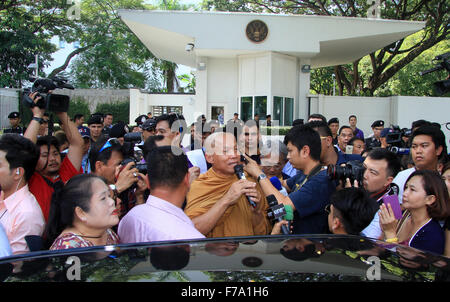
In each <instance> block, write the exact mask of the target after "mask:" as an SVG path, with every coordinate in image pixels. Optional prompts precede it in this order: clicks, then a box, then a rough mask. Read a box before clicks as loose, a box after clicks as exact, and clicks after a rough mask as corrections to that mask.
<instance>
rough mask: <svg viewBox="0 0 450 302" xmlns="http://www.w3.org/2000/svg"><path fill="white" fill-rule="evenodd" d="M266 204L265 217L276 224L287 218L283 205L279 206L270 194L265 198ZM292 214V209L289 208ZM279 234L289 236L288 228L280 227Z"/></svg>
mask: <svg viewBox="0 0 450 302" xmlns="http://www.w3.org/2000/svg"><path fill="white" fill-rule="evenodd" d="M266 199H267V203H268V204H269V209H267V216H268V217H269V218H270V219H271V220H274V221H276V222H280V221H282V220H283V217H286V216H288V215H287V212H286V208H285V206H284V205H283V204H279V203H278V200H277V199H276V197H275V196H274V195H273V194H271V195H269V196H266ZM291 213H292V208H291ZM281 232H282V233H283V234H284V235H289V227H287V226H286V225H284V224H283V225H282V226H281Z"/></svg>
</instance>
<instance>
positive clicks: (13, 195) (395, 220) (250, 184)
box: [0, 95, 450, 257]
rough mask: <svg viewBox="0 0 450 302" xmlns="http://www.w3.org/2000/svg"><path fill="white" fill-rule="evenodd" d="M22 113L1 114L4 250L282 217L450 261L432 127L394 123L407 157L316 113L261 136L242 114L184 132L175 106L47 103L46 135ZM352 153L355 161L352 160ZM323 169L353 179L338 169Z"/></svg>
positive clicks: (445, 190)
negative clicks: (284, 211) (114, 108)
mask: <svg viewBox="0 0 450 302" xmlns="http://www.w3.org/2000/svg"><path fill="white" fill-rule="evenodd" d="M31 97H32V98H33V100H34V101H37V100H38V98H39V97H37V96H36V95H31ZM31 111H32V113H33V118H32V120H31V122H30V123H29V124H28V125H27V128H24V127H21V126H20V116H19V114H18V113H17V112H15V113H12V114H10V120H11V129H7V130H5V131H4V134H3V135H2V136H1V137H0V186H1V196H0V222H1V224H0V257H2V256H7V255H11V254H21V253H27V252H29V251H30V250H33V249H35V247H34V248H33V249H30V238H40V239H41V240H42V241H41V242H42V244H41V246H40V247H39V248H40V249H50V250H56V249H69V248H77V247H88V246H96V245H110V244H119V243H136V242H153V241H166V240H183V239H198V238H206V237H208V238H217V237H230V236H253V235H270V234H272V235H276V234H282V233H283V232H284V231H282V230H283V229H284V230H285V229H286V228H283V226H290V227H289V228H288V230H289V233H291V234H351V235H361V236H366V237H368V238H372V239H378V240H383V241H386V243H398V244H403V245H408V246H411V247H415V248H418V249H421V250H425V251H430V252H433V253H436V254H443V255H445V256H447V257H450V219H449V216H450V197H449V190H450V163H449V162H448V150H447V145H446V142H445V136H444V134H443V132H442V130H441V129H440V126H439V125H436V123H432V122H429V121H424V120H420V121H416V122H414V123H413V124H412V127H411V128H412V129H411V131H410V132H408V131H401V132H400V133H401V139H400V141H399V142H396V146H395V147H397V148H402V149H407V150H409V154H406V155H404V154H399V153H398V152H396V151H395V149H393V148H392V147H393V146H392V142H391V140H389V139H386V138H389V135H390V134H392V133H394V132H395V129H392V128H385V125H384V121H374V122H373V124H372V125H371V126H372V130H373V133H372V134H371V135H370V136H365V134H364V133H363V131H361V130H360V129H358V128H357V126H356V125H357V117H356V116H355V115H350V116H349V120H348V124H347V125H341V124H340V121H339V119H338V118H330V119H329V120H327V119H326V118H325V117H324V116H322V115H320V114H313V115H311V116H310V117H309V118H308V120H307V121H306V122H305V123H304V121H303V120H296V121H294V123H293V126H292V128H291V129H290V130H289V132H288V133H287V134H286V135H285V137H284V141H280V140H279V139H278V138H275V137H271V136H267V137H264V138H263V137H262V135H261V131H260V125H261V124H263V123H264V122H262V123H261V121H259V120H249V121H246V122H245V123H244V122H243V121H241V120H240V119H239V118H238V115H237V114H236V115H235V116H234V118H233V119H231V120H229V121H228V122H224V121H223V117H222V119H221V121H214V120H213V121H206V118H205V116H200V117H199V118H198V119H197V120H196V122H194V123H193V124H192V125H191V126H190V129H189V128H188V127H187V125H186V121H185V119H184V117H183V116H182V115H181V114H179V113H169V114H162V115H160V116H156V117H154V116H152V114H151V113H150V112H149V113H148V114H147V115H141V116H139V117H138V118H137V119H136V120H135V123H136V126H133V127H131V126H128V125H126V124H125V123H124V122H121V121H118V122H116V123H114V116H113V115H112V114H110V113H106V114H103V113H95V114H93V115H91V116H90V117H88V118H87V122H85V120H84V118H85V117H84V116H83V115H81V114H77V115H75V116H73V117H72V118H70V117H69V116H68V114H67V113H66V112H55V113H54V114H55V115H56V117H57V118H58V120H59V123H60V127H61V129H60V130H58V131H56V132H54V133H52V132H51V131H50V133H49V127H48V124H49V120H48V114H46V112H45V109H41V108H39V107H38V106H35V107H33V108H31ZM269 120H270V119H269ZM266 122H267V120H266ZM86 124H87V126H85V125H86ZM265 126H267V124H265ZM189 130H190V134H191V137H190V138H191V141H190V145H189V146H183V145H182V142H183V136H184V134H185V133H189ZM355 162H357V163H359V165H360V167H361V169H360V170H358V169H353V168H352V169H350V168H349V167H350V166H349V164H350V163H355ZM241 166H242V167H243V172H242V171H241V172H239V169H237V168H238V167H241ZM352 167H354V166H352ZM331 169H334V170H336V169H343V170H342V171H344V170H345V169H347V170H348V171H350V174H352V173H353V174H356V173H357V171H360V172H361V174H360V177H359V179H358V177H355V178H354V179H353V178H352V175H350V176H349V175H347V174H345V173H344V176H345V177H343V178H341V177H333V175H331V173H330V171H331ZM347 170H345V171H347ZM353 176H355V175H353ZM280 184H281V185H280ZM271 195H272V196H273V197H274V198H275V199H276V201H277V202H278V204H283V205H284V206H285V207H286V208H290V209H292V210H293V213H294V215H293V219H291V221H287V220H286V219H279V220H278V221H273V220H271V219H270V218H269V217H268V215H267V213H268V211H270V205H269V203H268V199H269V198H268V196H271ZM388 201H389V202H388Z"/></svg>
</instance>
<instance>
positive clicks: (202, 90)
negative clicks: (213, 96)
mask: <svg viewBox="0 0 450 302" xmlns="http://www.w3.org/2000/svg"><path fill="white" fill-rule="evenodd" d="M194 75H195V81H196V86H195V105H194V106H195V112H196V113H195V115H197V116H198V115H200V114H204V115H205V116H207V113H208V58H205V57H199V58H198V59H197V70H196V71H195V72H194ZM197 116H193V117H192V118H193V119H195V118H197Z"/></svg>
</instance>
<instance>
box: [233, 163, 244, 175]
mask: <svg viewBox="0 0 450 302" xmlns="http://www.w3.org/2000/svg"><path fill="white" fill-rule="evenodd" d="M234 173H236V174H238V173H239V174H241V173H244V167H243V166H242V165H236V166H234Z"/></svg>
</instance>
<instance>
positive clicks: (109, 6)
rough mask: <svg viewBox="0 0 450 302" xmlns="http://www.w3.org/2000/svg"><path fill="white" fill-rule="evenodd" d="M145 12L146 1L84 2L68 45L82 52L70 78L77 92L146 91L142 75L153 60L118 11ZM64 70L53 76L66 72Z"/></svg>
mask: <svg viewBox="0 0 450 302" xmlns="http://www.w3.org/2000/svg"><path fill="white" fill-rule="evenodd" d="M121 8H126V9H145V8H146V6H145V5H144V1H143V0H101V1H100V0H84V1H83V2H82V7H81V19H80V26H78V27H76V28H74V30H73V31H72V32H70V33H69V34H68V38H67V39H66V40H67V41H68V42H74V41H79V42H80V45H81V48H80V49H82V52H78V53H76V52H77V51H78V50H79V49H78V50H75V51H74V52H73V53H72V54H75V55H76V54H78V55H77V56H76V57H75V58H74V59H73V61H72V63H71V65H70V66H71V71H70V76H71V78H72V79H73V81H74V85H75V86H76V87H78V88H116V89H120V88H130V87H139V88H145V85H146V76H145V74H144V73H143V72H142V70H143V68H144V66H145V64H146V62H147V61H148V60H152V59H153V58H154V57H153V55H152V54H151V53H150V51H148V50H147V48H146V47H145V46H144V45H143V44H142V43H141V42H140V41H139V39H138V38H137V37H136V36H135V35H134V34H133V33H132V32H131V31H130V30H129V28H128V27H127V26H126V25H125V24H124V23H123V22H122V20H121V19H120V16H119V15H118V13H117V10H118V9H121ZM72 54H71V55H69V56H68V58H67V60H66V62H65V63H64V65H63V66H61V67H59V68H57V69H56V70H55V71H53V72H52V73H51V74H55V73H57V72H60V71H61V70H64V69H65V68H67V66H68V65H69V64H68V61H70V59H71V58H72V57H71V56H72Z"/></svg>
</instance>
